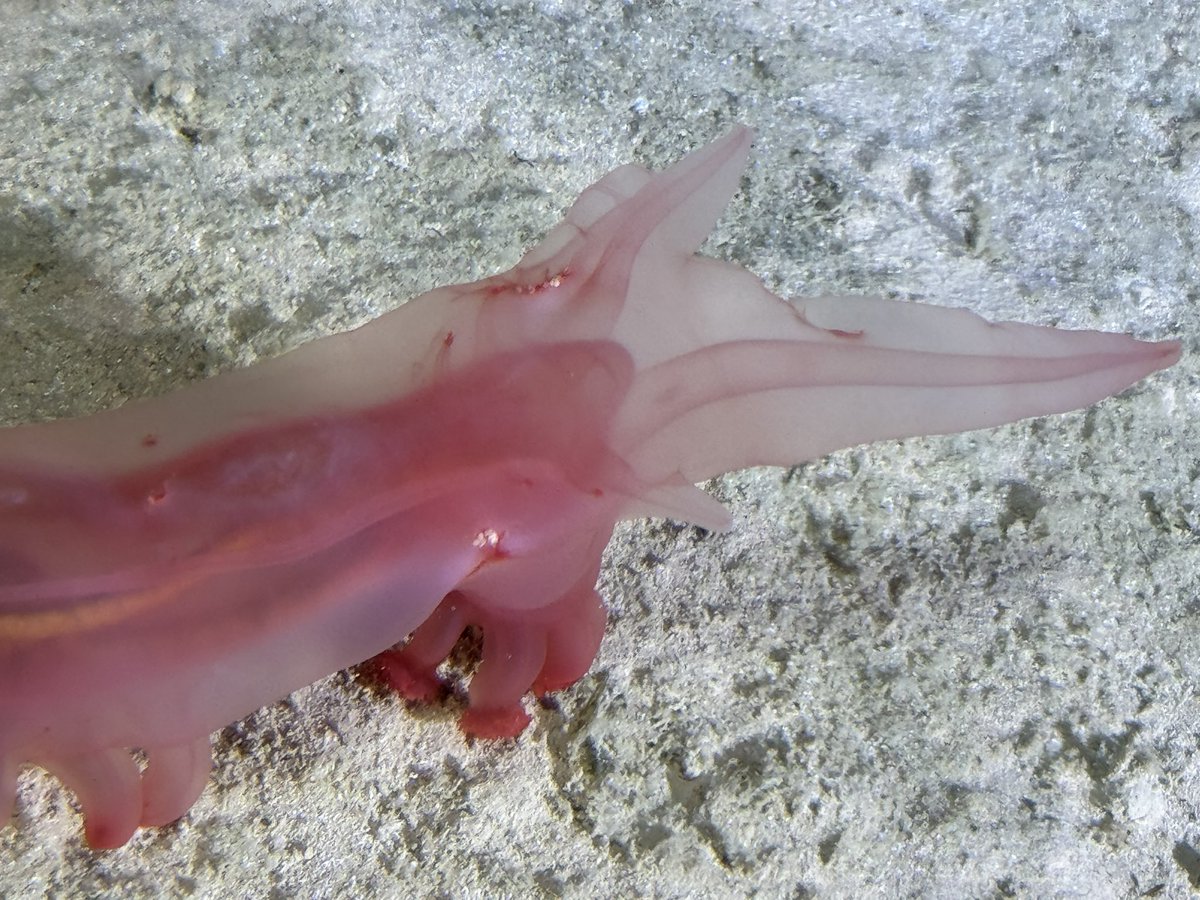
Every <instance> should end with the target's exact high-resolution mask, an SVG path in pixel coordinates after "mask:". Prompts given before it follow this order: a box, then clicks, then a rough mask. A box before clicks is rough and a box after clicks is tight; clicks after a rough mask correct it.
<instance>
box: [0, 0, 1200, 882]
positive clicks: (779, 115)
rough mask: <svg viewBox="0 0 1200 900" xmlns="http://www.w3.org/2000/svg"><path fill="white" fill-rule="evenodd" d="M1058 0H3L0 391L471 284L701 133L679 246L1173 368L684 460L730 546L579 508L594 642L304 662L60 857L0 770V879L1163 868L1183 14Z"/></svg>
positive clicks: (1105, 876) (1186, 325)
mask: <svg viewBox="0 0 1200 900" xmlns="http://www.w3.org/2000/svg"><path fill="white" fill-rule="evenodd" d="M1087 6H1088V11H1087V12H1078V11H1075V12H1071V11H1068V10H1067V8H1066V5H1064V4H1058V3H1050V4H1047V3H1044V2H1040V0H1036V2H1035V0H1018V2H1015V3H1013V2H1003V3H1002V2H996V0H977V2H964V3H957V4H953V5H950V8H948V7H947V5H946V4H941V3H923V2H922V3H915V4H902V5H897V4H880V3H878V2H874V0H853V2H843V3H836V4H835V3H819V4H817V3H814V4H797V3H793V2H787V0H767V2H762V3H757V4H754V5H753V6H752V7H751V6H750V5H749V4H746V7H747V8H746V9H745V10H744V11H740V12H736V11H735V12H729V13H724V14H721V13H714V12H713V9H714V6H713V4H711V3H701V2H692V0H689V2H680V3H673V4H669V5H668V4H659V3H649V2H634V3H622V4H617V3H612V4H599V3H593V4H587V5H580V4H573V3H572V4H568V3H550V2H547V3H541V4H536V3H519V4H493V3H478V4H444V3H441V2H410V3H405V4H393V3H385V2H382V0H381V2H374V3H367V2H359V0H356V2H344V3H317V2H289V0H242V2H239V3H236V4H234V3H228V2H218V0H193V2H190V3H188V4H176V3H169V2H154V3H149V2H143V3H132V4H116V3H113V2H86V0H63V2H60V3H56V4H43V3H38V2H33V0H23V2H22V0H18V2H16V3H12V2H10V3H9V4H8V6H7V8H6V16H5V21H4V27H3V30H2V31H0V416H3V419H4V421H6V422H10V423H12V422H18V421H25V420H29V419H34V418H48V417H55V416H60V415H66V414H75V413H82V412H86V411H89V410H93V409H97V408H101V407H105V406H110V405H114V404H117V403H120V402H122V401H123V400H125V399H127V398H129V397H135V396H139V395H143V394H146V393H152V392H161V391H166V390H168V389H170V388H171V387H173V386H177V385H180V384H183V383H185V382H187V381H189V380H191V379H195V378H199V377H202V376H204V375H206V374H209V373H212V372H216V371H219V370H222V369H226V368H230V367H234V366H238V365H244V364H248V363H250V362H252V361H253V360H255V359H257V358H260V357H263V356H268V355H272V354H275V353H278V352H281V351H282V350H284V349H286V348H289V347H292V346H296V345H298V344H300V343H302V342H304V341H307V340H310V339H312V338H315V337H318V336H320V335H323V334H327V333H329V332H332V331H337V330H342V329H345V328H347V327H350V326H352V325H355V324H358V323H361V322H363V321H366V320H368V319H370V318H372V317H373V316H375V315H377V314H379V313H380V312H382V311H384V310H386V309H389V308H391V307H393V306H395V305H397V304H399V303H401V302H402V301H403V300H404V299H406V298H408V297H411V296H413V295H415V294H417V293H420V292H421V291H424V290H426V289H429V288H431V287H434V286H437V285H439V284H443V283H453V282H461V281H466V280H469V279H472V278H475V277H479V276H482V275H486V274H491V273H493V272H496V271H500V270H502V269H504V268H506V267H508V266H509V265H511V264H512V262H514V261H515V260H516V259H517V257H518V256H519V254H520V252H521V251H522V249H523V248H525V247H527V246H528V245H530V244H532V243H533V242H535V241H536V240H537V239H538V238H539V237H540V236H541V235H542V234H543V233H544V232H545V231H546V230H547V229H548V228H549V227H550V226H551V225H553V224H554V223H555V222H556V221H557V219H558V216H559V214H560V213H561V211H562V210H563V209H564V208H565V207H566V206H567V205H568V204H569V203H570V201H571V200H572V199H573V197H574V196H575V194H576V193H577V192H578V191H579V190H580V189H581V188H583V187H584V186H585V185H586V184H588V183H589V182H590V181H592V180H594V179H595V178H596V177H598V176H599V175H600V174H602V173H603V172H605V171H607V170H608V169H611V168H613V167H615V166H617V165H619V164H622V163H625V162H629V161H638V162H642V163H645V164H648V165H651V166H653V167H655V168H659V167H662V166H663V165H665V164H667V163H669V162H671V161H673V160H675V159H676V158H678V157H679V156H680V155H681V154H682V153H683V152H685V151H686V150H688V149H691V148H692V147H694V146H696V145H698V144H700V143H702V142H705V141H707V140H709V139H711V138H713V137H715V136H716V135H718V134H720V133H722V132H723V131H724V130H725V129H727V128H728V127H729V126H730V124H732V123H733V122H735V121H742V122H745V123H747V124H749V125H751V126H753V127H754V128H756V129H757V130H758V133H759V138H758V141H757V143H756V147H755V150H754V152H753V156H752V162H751V167H750V169H749V171H748V173H747V176H746V178H745V180H744V184H743V191H742V193H741V194H739V196H738V197H737V198H736V200H735V201H734V203H733V205H732V206H731V209H730V211H729V213H728V215H727V216H726V217H725V218H724V219H723V220H722V222H721V225H720V226H719V228H718V230H717V232H716V234H715V235H714V238H713V240H712V241H711V242H710V243H709V245H708V246H707V248H706V249H707V252H709V253H712V254H714V255H718V256H723V257H728V258H733V259H736V260H738V261H739V262H741V263H743V264H744V265H746V266H747V267H748V268H750V269H751V270H753V271H755V272H757V273H759V274H760V275H762V276H763V277H764V279H765V280H766V281H767V283H768V284H769V285H770V286H771V287H772V288H774V289H776V290H778V291H779V292H781V293H791V294H800V293H805V292H821V291H840V292H861V293H884V294H887V295H890V296H896V297H901V298H913V299H921V300H924V301H927V302H934V303H942V304H948V305H967V306H970V307H971V308H973V309H975V310H976V311H978V312H980V313H983V314H984V315H987V316H989V317H992V318H1013V319H1020V320H1024V321H1030V322H1036V323H1042V324H1060V325H1063V326H1073V327H1100V328H1106V329H1112V330H1128V331H1132V332H1134V333H1137V334H1139V335H1142V336H1147V337H1168V336H1173V335H1177V336H1180V337H1182V338H1183V339H1184V341H1185V357H1184V359H1183V361H1182V363H1180V364H1179V365H1178V366H1177V367H1175V368H1174V369H1173V370H1171V371H1169V372H1167V373H1164V374H1160V375H1157V376H1155V377H1154V378H1152V379H1150V380H1148V381H1147V382H1145V383H1143V384H1141V385H1139V386H1137V387H1135V388H1134V389H1132V390H1130V391H1128V392H1126V393H1125V394H1124V395H1122V396H1121V397H1119V398H1117V399H1114V400H1110V401H1106V402H1105V403H1102V404H1100V405H1099V406H1098V407H1096V408H1094V409H1092V410H1089V411H1086V412H1080V413H1076V414H1072V415H1066V416H1057V417H1053V418H1050V419H1045V420H1038V421H1032V422H1024V423H1021V424H1018V425H1015V426H1010V427H1006V428H1001V429H996V430H993V431H988V432H976V433H972V434H967V435H963V436H959V437H951V438H938V439H923V440H913V441H907V442H904V443H902V444H900V443H894V442H893V443H887V444H882V445H877V446H872V447H868V448H859V449H855V450H850V451H846V452H843V453H839V454H836V455H834V456H832V457H829V458H827V459H824V460H820V461H818V462H815V463H812V464H810V465H807V466H804V467H800V468H797V469H795V470H792V471H788V472H783V471H780V470H759V471H754V472H749V473H744V474H741V475H738V476H734V477H730V478H726V479H723V480H721V481H720V482H718V483H716V484H714V485H712V489H713V491H714V493H716V495H717V496H719V497H720V498H721V499H722V500H724V501H725V502H727V503H728V504H729V505H730V506H731V507H732V509H733V510H734V512H735V515H736V519H737V525H736V528H735V530H734V531H733V532H732V533H730V534H727V535H720V536H718V535H711V534H705V533H701V532H698V531H696V530H695V529H691V528H680V527H678V526H675V525H673V524H669V523H662V522H655V523H638V524H634V525H630V526H627V527H623V528H621V529H620V530H619V532H618V536H617V538H616V539H615V540H614V541H613V543H612V545H611V547H610V551H609V556H608V561H607V565H606V567H605V569H604V572H603V576H602V577H603V591H604V593H605V596H606V597H607V598H608V599H609V602H610V604H611V608H612V622H611V625H610V628H609V631H608V634H607V635H606V638H605V642H604V645H603V647H602V649H601V652H600V656H599V659H598V660H597V662H596V665H595V666H594V668H593V669H592V671H591V673H590V674H589V675H588V676H587V677H586V678H585V679H584V680H583V681H582V682H581V683H580V684H579V685H578V686H576V687H575V688H574V689H573V690H571V691H568V692H566V693H564V694H562V695H560V696H558V697H556V698H554V699H553V700H552V701H551V702H549V703H547V704H545V705H544V706H543V708H541V709H539V710H538V711H537V713H536V715H535V722H534V726H533V727H532V728H531V729H530V730H529V731H528V732H527V733H526V734H524V735H523V736H522V737H521V738H520V739H519V740H517V741H510V742H500V743H485V742H478V743H468V742H465V741H464V740H463V738H462V737H461V736H460V734H459V733H458V731H457V729H456V727H455V724H454V713H455V710H454V709H451V708H441V709H432V710H420V711H416V712H410V711H407V710H406V709H405V707H404V705H403V704H402V703H400V702H398V701H396V700H394V699H389V698H380V697H378V696H376V695H374V694H372V693H371V692H369V691H368V690H367V689H366V688H365V687H363V686H362V685H361V684H359V683H358V682H357V681H356V680H354V679H352V678H350V677H349V676H346V675H338V676H335V677H334V678H332V679H329V680H326V681H324V682H322V683H319V684H317V685H315V686H313V687H311V688H307V689H305V690H302V691H300V692H298V693H297V694H295V695H293V696H292V697H291V698H290V699H289V700H287V701H285V702H283V703H280V704H277V705H276V706H274V707H271V708H269V709H266V710H263V711H261V712H259V713H258V714H256V715H254V716H252V717H251V718H250V719H249V720H247V721H245V722H243V723H240V724H238V725H235V726H231V727H230V728H228V729H226V730H225V731H224V732H222V733H221V734H220V735H219V736H218V737H217V738H216V740H215V748H216V770H215V773H214V777H213V781H212V784H211V785H210V786H209V788H208V789H207V790H206V792H205V794H204V795H203V797H202V798H201V799H200V801H199V803H197V805H196V806H195V808H194V809H193V810H192V812H191V814H190V815H189V816H188V817H187V818H186V819H185V820H184V821H183V822H182V823H180V824H179V825H177V826H174V827H171V828H168V829H163V830H158V831H149V832H143V833H141V834H140V835H139V836H138V837H137V838H136V839H135V840H134V841H133V842H132V843H131V844H130V845H129V846H127V847H125V848H124V849H121V850H118V851H114V852H110V853H103V854H92V853H90V852H88V851H87V850H86V849H85V848H84V847H83V845H82V843H81V832H80V827H79V822H78V819H77V816H76V815H75V814H74V812H73V811H72V809H71V806H70V800H69V797H68V796H67V795H66V794H64V793H63V792H62V791H60V790H59V789H58V788H57V786H56V785H55V784H54V783H53V782H51V780H50V779H48V778H47V777H45V776H42V775H40V774H38V773H34V772H28V773H26V775H25V776H24V777H23V779H22V785H21V792H20V801H19V806H18V817H17V823H18V827H17V828H16V829H8V830H5V831H3V832H0V895H2V896H5V897H21V898H24V897H40V896H53V897H70V896H89V897H101V896H112V897H117V896H120V897H135V898H136V897H160V896H197V897H232V896H263V897H265V896H278V897H293V896H305V897H344V896H364V897H365V896H374V897H390V896H397V897H398V896H422V897H438V896H445V897H459V896H478V897H482V896H525V897H537V896H542V897H558V896H568V897H593V896H595V897H608V896H616V895H625V896H654V897H684V896H724V897H739V896H751V895H755V896H761V897H781V898H782V897H811V896H816V897H864V896H885V897H907V896H913V897H915V896H921V897H946V898H961V897H1008V896H1021V897H1026V896H1039V897H1048V896H1061V897H1073V896H1081V897H1082V896H1087V897H1134V896H1142V895H1149V896H1158V897H1184V896H1188V895H1190V894H1191V892H1192V890H1193V889H1194V887H1195V886H1196V885H1200V826H1198V825H1197V824H1196V821H1197V813H1198V811H1200V750H1198V741H1197V738H1196V735H1197V734H1200V710H1198V709H1197V704H1196V694H1197V691H1196V686H1197V684H1200V641H1198V640H1197V633H1198V631H1200V605H1198V600H1197V593H1198V592H1197V588H1198V586H1200V550H1198V546H1200V544H1198V535H1200V512H1198V511H1197V507H1196V501H1197V483H1196V479H1197V475H1198V472H1200V467H1198V466H1197V462H1196V456H1195V453H1196V451H1195V448H1196V447H1198V446H1200V434H1198V431H1200V429H1198V428H1197V424H1196V421H1197V417H1196V413H1197V407H1198V405H1200V399H1198V394H1197V364H1196V354H1195V351H1196V335H1197V334H1200V322H1198V321H1197V311H1196V304H1195V300H1194V298H1195V290H1196V287H1195V286H1196V285H1197V284H1198V283H1200V279H1198V278H1197V266H1196V253H1195V244H1196V239H1197V236H1198V233H1200V224H1198V220H1197V216H1198V215H1200V209H1198V205H1200V199H1198V198H1200V115H1198V113H1197V109H1198V108H1200V97H1198V95H1197V88H1196V84H1197V82H1196V78H1195V75H1196V68H1195V66H1196V63H1195V60H1196V59H1197V57H1198V56H1200V22H1198V21H1197V17H1196V13H1195V11H1194V6H1193V4H1191V3H1188V2H1183V0H1178V2H1161V3H1144V2H1132V0H1121V2H1099V3H1092V4H1088V5H1087ZM51 7H53V10H51ZM177 7H185V11H183V12H180V11H179V10H178V9H177ZM395 7H403V8H402V9H396V8H395ZM820 424H821V423H819V422H814V423H813V427H815V428H819V427H820ZM2 689H3V686H2V685H0V690H2ZM0 727H3V723H0Z"/></svg>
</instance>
